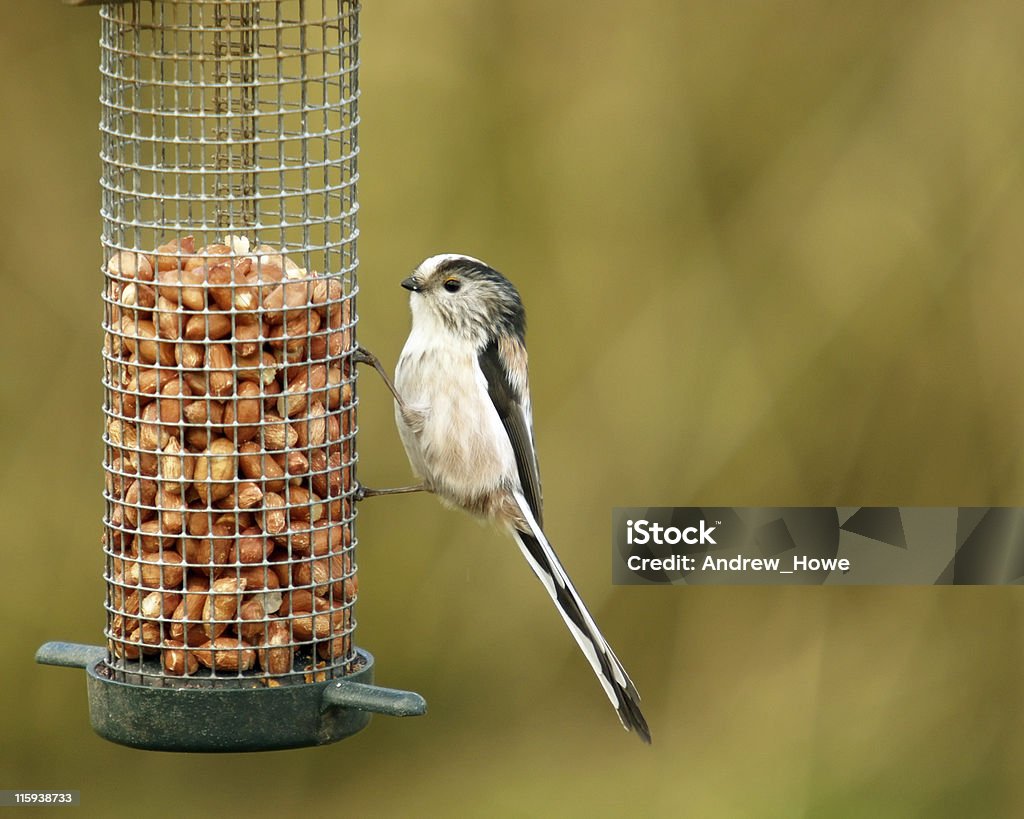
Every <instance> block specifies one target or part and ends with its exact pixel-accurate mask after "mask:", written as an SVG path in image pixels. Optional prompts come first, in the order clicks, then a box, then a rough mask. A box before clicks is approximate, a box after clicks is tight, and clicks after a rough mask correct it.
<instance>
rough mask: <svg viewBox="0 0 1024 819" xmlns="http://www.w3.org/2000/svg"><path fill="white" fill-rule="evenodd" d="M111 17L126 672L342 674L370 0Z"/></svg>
mask: <svg viewBox="0 0 1024 819" xmlns="http://www.w3.org/2000/svg"><path fill="white" fill-rule="evenodd" d="M101 19H102V36H101V55H102V58H101V73H102V88H101V103H102V120H101V132H102V150H101V157H102V164H103V171H102V180H101V182H102V189H103V199H102V218H103V235H102V241H103V247H104V266H103V273H104V282H105V285H104V291H103V300H104V317H103V328H104V331H105V334H104V347H103V362H104V367H103V384H104V413H105V431H104V444H105V455H104V470H105V481H106V485H105V491H104V498H105V514H104V521H103V545H104V551H105V555H106V571H105V579H106V590H107V598H106V609H107V622H106V638H107V649H108V655H107V660H106V671H107V673H109V675H110V676H111V677H112V678H113V679H115V680H118V681H122V682H131V683H137V684H142V685H149V686H164V687H167V686H174V687H179V686H187V687H194V686H199V687H201V686H215V687H223V686H228V687H231V686H236V687H237V686H242V687H249V686H265V685H271V686H274V685H282V684H289V683H298V684H301V683H303V682H312V681H321V680H325V679H333V678H336V677H341V676H344V675H346V674H349V673H351V672H352V671H354V670H355V666H356V665H357V664H358V657H359V655H358V654H357V652H356V651H355V646H354V640H353V631H354V629H355V617H354V610H353V606H354V603H355V600H356V595H357V579H356V563H355V558H354V549H355V545H356V538H355V534H354V509H353V491H354V480H353V474H352V473H353V468H354V463H355V459H356V453H355V433H356V421H355V396H354V389H353V387H354V385H353V380H352V379H353V375H354V373H353V363H352V360H351V356H352V351H353V347H354V344H355V339H354V336H355V310H354V306H353V305H354V297H355V293H356V291H357V287H356V268H357V264H358V262H357V257H356V238H357V235H358V231H357V229H356V212H357V207H358V206H357V202H356V182H357V178H358V175H357V172H356V158H357V153H358V149H357V139H356V131H357V125H358V114H357V100H358V80H357V77H358V65H359V61H358V43H359V34H358V25H357V19H358V5H357V4H356V3H353V2H347V1H343V0H315V1H314V0H295V1H294V2H288V1H287V0H285V1H283V2H211V0H190V1H189V2H185V1H184V0H182V1H181V2H174V1H173V0H154V1H152V2H150V0H146V1H145V2H142V1H141V0H135V2H129V3H122V4H108V5H105V6H103V7H102V10H101Z"/></svg>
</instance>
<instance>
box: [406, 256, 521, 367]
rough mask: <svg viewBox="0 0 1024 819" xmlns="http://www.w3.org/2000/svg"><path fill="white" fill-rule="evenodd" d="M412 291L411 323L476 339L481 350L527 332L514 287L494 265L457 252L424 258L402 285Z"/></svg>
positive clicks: (519, 336) (473, 340) (468, 338)
mask: <svg viewBox="0 0 1024 819" xmlns="http://www.w3.org/2000/svg"><path fill="white" fill-rule="evenodd" d="M402 287H404V288H405V289H406V290H409V291H410V293H411V295H410V298H409V301H410V305H411V307H412V315H413V324H414V325H416V324H419V323H421V322H424V323H430V324H432V325H437V330H438V331H441V332H448V333H451V334H453V335H456V336H458V337H461V338H464V339H466V340H468V341H472V343H473V344H474V346H476V347H478V348H480V347H483V346H484V345H486V344H487V343H488V342H489V341H490V340H491V339H494V338H497V337H500V336H503V335H512V336H515V337H516V338H517V339H518V340H519V341H520V342H522V341H523V336H524V333H525V331H526V313H525V311H524V310H523V302H522V300H521V299H520V298H519V292H518V291H517V290H516V288H515V285H513V284H512V282H510V281H509V280H508V279H506V278H505V277H504V276H503V275H501V273H499V272H498V271H497V270H495V269H494V268H493V267H490V266H489V265H487V264H485V263H484V262H481V261H480V260H479V259H474V258H473V257H472V256H462V255H459V254H455V253H445V254H442V255H439V256H431V257H430V258H429V259H424V260H423V261H422V262H421V263H420V264H419V265H418V266H417V268H416V269H415V270H414V271H413V272H412V275H411V276H409V277H408V278H407V279H404V280H403V281H402Z"/></svg>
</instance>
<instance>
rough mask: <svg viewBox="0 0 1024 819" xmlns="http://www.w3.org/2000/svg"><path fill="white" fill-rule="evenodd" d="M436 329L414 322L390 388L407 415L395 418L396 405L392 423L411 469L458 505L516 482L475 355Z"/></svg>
mask: <svg viewBox="0 0 1024 819" xmlns="http://www.w3.org/2000/svg"><path fill="white" fill-rule="evenodd" d="M440 330H441V328H438V327H437V326H436V325H434V324H433V323H432V322H418V321H414V323H413V330H412V332H411V333H410V334H409V338H408V340H407V341H406V343H405V348H404V349H403V350H402V355H401V357H400V358H399V361H398V367H397V369H396V371H395V386H396V387H397V389H398V393H399V395H401V396H402V399H403V400H404V401H405V403H406V405H407V406H408V407H409V408H410V410H411V411H412V412H413V414H414V415H415V418H414V419H407V418H403V417H402V414H401V412H400V411H399V410H398V408H397V406H396V408H395V420H396V423H397V425H398V431H399V434H400V436H401V438H402V443H403V444H404V445H405V451H406V453H407V454H408V456H409V462H410V463H411V464H412V468H413V470H414V471H415V472H416V473H417V474H418V475H419V476H420V477H421V478H423V480H424V481H426V483H427V485H428V486H429V487H430V488H431V489H433V491H434V492H436V493H437V494H438V495H440V496H441V497H442V498H444V499H446V500H448V501H450V502H451V503H453V504H455V505H457V506H460V507H464V508H465V507H470V506H473V505H474V503H475V502H476V499H478V498H479V497H480V496H481V495H484V494H487V493H491V492H493V491H495V490H497V489H499V488H500V487H502V486H510V485H515V484H517V483H518V472H517V470H516V463H515V454H514V453H513V451H512V445H511V443H510V442H509V439H508V435H507V433H506V432H505V428H504V426H503V425H502V423H501V419H500V418H499V417H498V413H497V411H496V410H495V409H494V404H493V403H492V402H491V399H490V397H489V396H488V394H487V382H486V379H485V378H484V375H483V372H481V370H480V366H479V364H478V363H477V355H476V350H475V349H474V348H473V346H472V345H471V344H470V343H469V342H465V341H462V340H460V339H458V338H457V337H456V336H453V335H452V334H450V333H448V332H444V331H440ZM410 420H412V423H410Z"/></svg>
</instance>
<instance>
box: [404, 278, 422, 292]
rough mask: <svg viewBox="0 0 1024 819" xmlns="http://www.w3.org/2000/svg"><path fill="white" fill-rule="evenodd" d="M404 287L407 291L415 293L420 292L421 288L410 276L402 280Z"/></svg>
mask: <svg viewBox="0 0 1024 819" xmlns="http://www.w3.org/2000/svg"><path fill="white" fill-rule="evenodd" d="M402 287H404V288H405V289H406V290H411V291H412V292H413V293H419V292H420V286H419V285H418V284H417V283H416V280H415V279H414V278H413V277H412V276H410V277H409V278H408V279H402Z"/></svg>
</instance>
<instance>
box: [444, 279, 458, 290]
mask: <svg viewBox="0 0 1024 819" xmlns="http://www.w3.org/2000/svg"><path fill="white" fill-rule="evenodd" d="M460 287H462V282H460V281H459V280H458V279H445V280H444V289H445V290H447V291H448V292H449V293H458V292H459V288H460Z"/></svg>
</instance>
